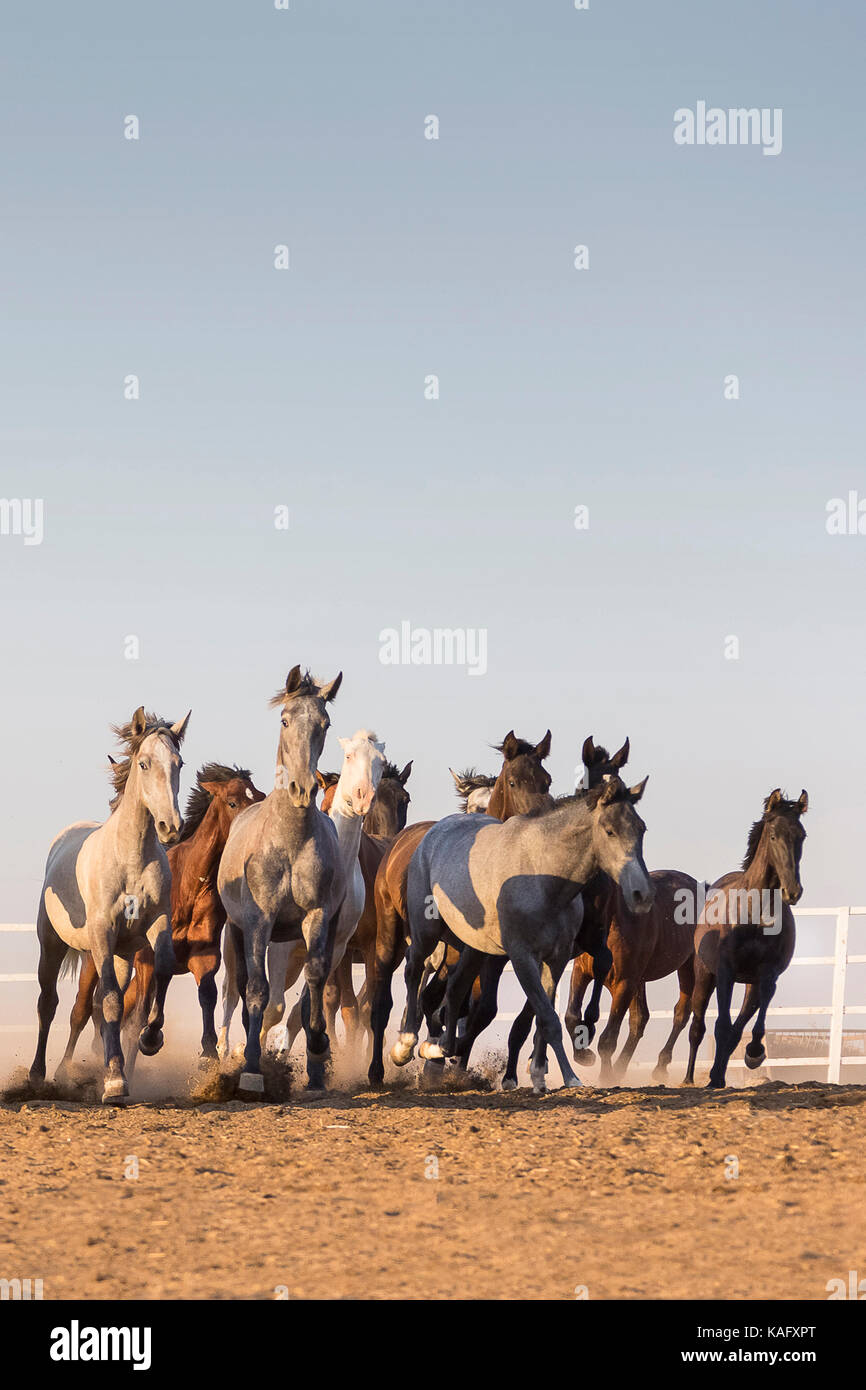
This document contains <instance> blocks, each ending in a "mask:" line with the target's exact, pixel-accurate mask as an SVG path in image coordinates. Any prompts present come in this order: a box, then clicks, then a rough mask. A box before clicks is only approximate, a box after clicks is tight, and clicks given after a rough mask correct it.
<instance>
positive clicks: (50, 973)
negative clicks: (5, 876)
mask: <svg viewBox="0 0 866 1390" xmlns="http://www.w3.org/2000/svg"><path fill="white" fill-rule="evenodd" d="M38 930H39V969H38V979H39V1001H38V1003H37V1005H36V1013H37V1016H38V1018H39V1040H38V1042H37V1044H36V1056H35V1057H34V1058H33V1065H32V1066H31V1068H30V1080H31V1081H32V1082H33V1084H34V1086H41V1084H42V1082H43V1081H44V1080H45V1051H46V1048H47V1046H48V1033H49V1031H50V1029H51V1024H52V1023H53V1021H54V1015H55V1013H56V1012H57V1002H58V1001H57V976H58V975H59V974H60V967H61V965H62V964H63V958H64V956H65V955H66V952H67V950H68V947H67V945H66V942H65V941H63V940H62V939H61V938H60V937H59V936H58V935H57V933H56V931H55V930H54V928H53V927H52V925H51V923H50V921H49V920H48V914H47V913H46V911H45V909H44V907H43V906H42V904H41V903H40V906H39V927H38Z"/></svg>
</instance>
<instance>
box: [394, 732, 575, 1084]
mask: <svg viewBox="0 0 866 1390" xmlns="http://www.w3.org/2000/svg"><path fill="white" fill-rule="evenodd" d="M497 751H498V752H500V753H501V754H502V758H503V762H502V768H501V770H500V772H499V776H498V777H497V779H496V782H495V783H494V786H493V790H492V792H491V796H490V808H493V807H494V806H496V807H497V808H498V809H499V812H500V815H499V817H497V818H498V819H502V820H507V819H508V818H509V817H511V816H515V815H525V814H526V813H527V812H529V811H533V810H539V809H541V808H543V807H548V806H552V805H553V797H552V796H551V795H550V773H549V772H548V771H547V769H546V768H545V767H543V766H542V763H543V760H544V759H545V758H546V757H547V756H548V754H549V753H550V730H549V729H548V731H547V733H546V734H545V735H544V738H543V739H542V740H541V742H540V743H538V744H536V745H535V746H534V747H533V745H532V744H531V743H528V742H526V740H525V739H521V738H516V737H515V734H514V730H513V729H512V730H510V731H509V732H508V733H507V734H506V736H505V738H504V739H503V740H502V743H501V744H500V745H499V746H498V749H497ZM452 775H453V774H452ZM436 824H438V822H437V821H432V820H431V821H420V822H419V823H418V824H417V825H410V826H407V827H406V829H405V830H402V831H401V832H400V834H399V835H398V836H397V838H396V839H395V840H394V841H393V843H392V844H391V846H390V847H389V849H388V851H387V853H386V854H385V855H384V857H383V859H382V862H381V863H380V865H379V868H378V871H377V873H376V883H375V899H376V951H375V960H374V970H373V992H372V1008H371V1015H370V1023H371V1027H372V1031H373V1055H372V1058H371V1061H370V1068H369V1072H368V1077H369V1081H370V1085H371V1086H379V1085H381V1083H382V1081H383V1080H384V1077H385V1066H384V1060H383V1050H384V1044H385V1029H386V1028H387V1026H388V1020H389V1018H390V1016H391V1007H392V1004H393V977H394V972H395V970H396V969H397V967H398V965H399V964H400V962H401V961H402V959H403V957H404V955H405V953H406V946H407V945H408V941H409V925H408V915H407V909H406V884H407V879H408V874H409V864H410V861H411V859H412V856H413V854H414V853H415V851H416V849H417V848H418V846H419V845H420V843H421V841H422V840H423V839H424V836H425V835H426V834H427V831H428V830H430V829H431V827H432V826H434V825H436ZM445 968H446V970H447V965H446V967H445ZM446 983H447V974H445V976H444V978H443V971H442V970H440V971H438V972H437V974H436V975H435V976H434V978H433V980H431V981H430V984H429V985H428V986H427V989H426V990H425V991H424V1011H425V1014H426V1016H427V1021H428V1025H429V1024H430V1022H431V1015H432V1013H433V1012H434V1011H435V1009H436V1008H437V1007H438V1005H439V1003H441V999H442V995H443V994H444V991H445V986H446Z"/></svg>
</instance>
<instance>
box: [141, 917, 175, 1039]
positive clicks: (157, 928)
mask: <svg viewBox="0 0 866 1390" xmlns="http://www.w3.org/2000/svg"><path fill="white" fill-rule="evenodd" d="M147 942H148V945H149V946H150V949H151V950H152V951H153V978H154V986H153V1001H152V1003H151V1006H150V1012H149V1014H148V1016H147V1023H146V1024H145V1026H144V1028H142V1030H141V1032H140V1033H139V1035H138V1047H139V1051H140V1052H143V1053H144V1055H145V1057H153V1056H154V1055H155V1054H156V1053H157V1052H159V1050H160V1048H161V1047H162V1045H163V1042H164V1041H165V1040H164V1038H163V1034H162V1026H163V1024H164V1022H165V996H166V991H167V990H168V983H169V980H170V979H171V977H172V975H173V974H174V971H175V966H176V964H177V962H176V960H175V955H174V946H173V945H172V940H171V924H170V922H169V919H168V912H167V911H164V912H161V913H160V914H159V916H158V917H157V918H156V920H155V921H154V922H153V923H152V925H151V926H150V927H148V930H147Z"/></svg>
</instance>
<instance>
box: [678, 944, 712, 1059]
mask: <svg viewBox="0 0 866 1390" xmlns="http://www.w3.org/2000/svg"><path fill="white" fill-rule="evenodd" d="M715 983H716V977H715V975H711V974H710V972H709V970H707V968H706V966H705V965H703V964H701V963H700V962H698V963H697V964H696V966H695V992H694V994H693V995H692V1026H691V1028H690V1029H689V1064H688V1067H687V1068H686V1074H685V1077H684V1079H683V1085H685V1086H694V1084H695V1063H696V1061H697V1059H698V1048H699V1047H700V1045H701V1043H702V1042H703V1039H704V1034H705V1033H706V1031H707V1025H706V1023H705V1021H704V1015H705V1014H706V1012H707V1005H708V1003H709V1002H710V998H711V996H712V993H713V989H714V987H715Z"/></svg>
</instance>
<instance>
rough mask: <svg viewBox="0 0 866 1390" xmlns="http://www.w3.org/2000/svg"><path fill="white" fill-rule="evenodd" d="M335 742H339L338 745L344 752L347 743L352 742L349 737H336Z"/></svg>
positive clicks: (347, 745)
mask: <svg viewBox="0 0 866 1390" xmlns="http://www.w3.org/2000/svg"><path fill="white" fill-rule="evenodd" d="M337 742H338V743H339V745H340V747H341V748H342V750H343V752H344V753H345V751H346V749H347V748H348V747H349V744H350V743H351V742H352V740H351V739H350V738H338V739H337Z"/></svg>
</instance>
